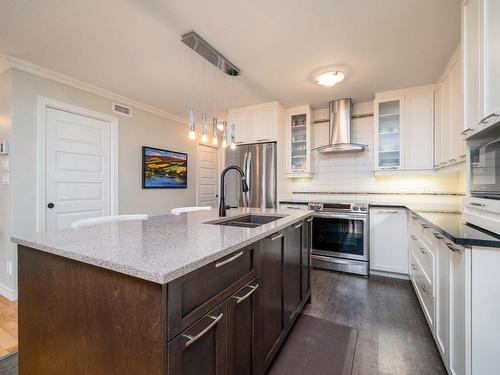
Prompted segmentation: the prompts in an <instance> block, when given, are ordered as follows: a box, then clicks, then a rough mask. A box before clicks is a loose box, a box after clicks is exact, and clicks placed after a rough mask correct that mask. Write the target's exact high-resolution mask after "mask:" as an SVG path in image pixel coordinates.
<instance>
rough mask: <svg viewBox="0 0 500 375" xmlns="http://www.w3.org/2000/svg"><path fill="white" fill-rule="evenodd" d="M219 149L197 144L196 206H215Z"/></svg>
mask: <svg viewBox="0 0 500 375" xmlns="http://www.w3.org/2000/svg"><path fill="white" fill-rule="evenodd" d="M218 176H219V151H218V150H217V149H216V148H214V147H210V146H205V145H199V146H198V203H197V205H198V206H211V207H214V208H215V207H217V198H218V184H217V181H218Z"/></svg>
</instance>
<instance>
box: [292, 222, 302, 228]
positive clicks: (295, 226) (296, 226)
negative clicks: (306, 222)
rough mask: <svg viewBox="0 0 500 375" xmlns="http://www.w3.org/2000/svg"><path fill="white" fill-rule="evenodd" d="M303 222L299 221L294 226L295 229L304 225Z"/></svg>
mask: <svg viewBox="0 0 500 375" xmlns="http://www.w3.org/2000/svg"><path fill="white" fill-rule="evenodd" d="M302 224H303V223H298V224H297V225H294V226H293V229H299V228H300V227H301V226H302Z"/></svg>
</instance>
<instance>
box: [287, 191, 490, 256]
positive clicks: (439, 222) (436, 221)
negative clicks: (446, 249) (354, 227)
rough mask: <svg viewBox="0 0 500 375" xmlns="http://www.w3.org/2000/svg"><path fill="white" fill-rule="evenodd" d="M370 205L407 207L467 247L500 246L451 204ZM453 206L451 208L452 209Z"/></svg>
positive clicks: (303, 201)
mask: <svg viewBox="0 0 500 375" xmlns="http://www.w3.org/2000/svg"><path fill="white" fill-rule="evenodd" d="M329 201H331V202H340V201H339V200H338V199H336V200H325V202H329ZM280 203H292V204H293V203H295V204H306V203H307V202H306V201H305V200H302V199H289V200H282V201H280ZM366 203H369V204H370V207H402V208H407V209H409V210H410V211H412V212H413V213H415V214H417V215H418V216H420V218H422V220H424V221H425V222H426V223H427V224H429V225H431V226H432V227H433V228H434V229H436V230H437V231H438V232H440V233H441V234H442V235H444V236H445V237H446V238H448V239H449V240H450V241H452V242H454V243H456V244H457V245H462V246H466V247H470V246H485V247H497V248H500V235H497V234H494V233H491V232H488V231H485V230H482V229H480V228H477V227H473V226H470V225H468V224H466V222H465V220H464V218H463V216H462V214H461V213H460V212H456V209H453V208H452V206H451V207H450V205H449V204H439V203H432V204H422V203H410V204H405V203H402V202H376V203H370V202H366ZM450 208H451V210H450Z"/></svg>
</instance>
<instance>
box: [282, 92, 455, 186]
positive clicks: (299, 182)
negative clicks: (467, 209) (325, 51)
mask: <svg viewBox="0 0 500 375" xmlns="http://www.w3.org/2000/svg"><path fill="white" fill-rule="evenodd" d="M353 113H354V114H362V113H373V102H366V103H359V104H355V105H354V108H353ZM327 118H328V108H325V109H318V110H315V111H314V112H313V119H314V120H318V119H327ZM351 124H352V128H351V142H356V143H363V144H367V145H368V150H366V151H364V152H361V153H345V154H318V153H315V154H314V156H315V161H314V176H313V178H310V179H290V183H289V192H306V191H309V192H311V191H313V192H354V193H363V192H368V193H459V192H463V191H464V189H463V187H462V186H461V185H462V184H463V181H462V180H461V179H460V178H459V173H450V174H437V175H433V176H402V177H375V176H374V173H373V157H374V153H373V126H374V119H373V116H371V117H364V118H359V119H353V120H352V123H351ZM313 127H314V129H313V131H314V137H313V146H312V147H317V146H321V145H323V144H326V143H328V123H319V124H315V125H313Z"/></svg>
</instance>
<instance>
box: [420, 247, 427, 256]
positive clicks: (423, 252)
mask: <svg viewBox="0 0 500 375" xmlns="http://www.w3.org/2000/svg"><path fill="white" fill-rule="evenodd" d="M420 252H421V253H422V254H423V255H427V251H425V249H424V248H423V247H421V248H420Z"/></svg>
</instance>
